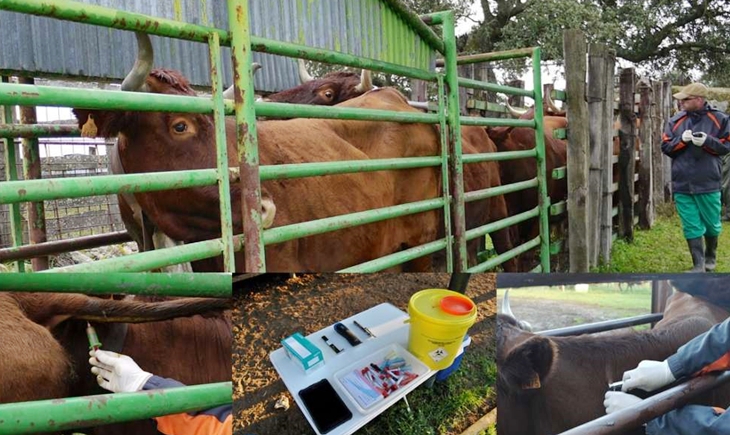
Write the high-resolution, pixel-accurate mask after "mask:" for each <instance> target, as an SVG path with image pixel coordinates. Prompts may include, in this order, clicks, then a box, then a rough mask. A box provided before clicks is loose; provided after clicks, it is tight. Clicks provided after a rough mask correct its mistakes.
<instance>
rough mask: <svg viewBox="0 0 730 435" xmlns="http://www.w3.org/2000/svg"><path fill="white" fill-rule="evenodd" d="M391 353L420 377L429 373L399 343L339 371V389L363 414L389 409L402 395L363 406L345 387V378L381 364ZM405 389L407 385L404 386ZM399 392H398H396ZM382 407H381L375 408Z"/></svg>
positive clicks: (380, 398) (424, 365)
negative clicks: (356, 371)
mask: <svg viewBox="0 0 730 435" xmlns="http://www.w3.org/2000/svg"><path fill="white" fill-rule="evenodd" d="M391 352H394V353H395V354H396V356H399V357H401V358H403V359H404V360H405V361H406V364H407V365H409V366H410V367H411V370H410V371H411V372H413V373H415V374H417V375H418V377H419V378H420V377H423V376H424V375H425V374H426V373H428V372H429V369H428V367H427V366H426V364H424V363H423V362H421V360H419V359H418V358H416V357H415V356H413V354H412V353H410V352H408V351H407V350H406V349H404V348H403V346H401V345H399V344H398V343H392V344H390V345H388V346H386V347H383V348H381V349H379V350H377V351H375V352H373V353H371V354H370V355H368V356H367V357H365V358H362V359H360V360H358V361H356V362H354V363H352V364H350V365H348V366H347V367H345V368H343V369H342V370H339V371H338V372H336V373H335V379H336V380H337V383H338V384H339V387H341V389H342V390H343V391H344V392H345V394H346V396H347V399H348V403H351V404H352V405H354V406H355V408H357V410H358V411H360V412H361V413H363V414H368V413H370V412H372V411H373V410H374V409H375V408H381V407H382V406H385V407H387V406H388V405H389V404H390V403H391V402H393V401H395V400H397V399H400V395H397V394H391V395H390V396H388V397H383V396H379V399H378V400H376V401H374V402H373V403H371V404H370V405H368V406H365V407H364V406H361V405H360V403H359V401H358V400H357V398H355V396H354V395H353V394H352V393H351V392H350V390H349V389H348V388H347V387H346V386H345V383H344V382H343V378H344V377H345V376H347V375H349V374H350V373H352V372H353V371H355V370H358V369H361V368H363V367H366V366H368V365H370V363H374V364H380V363H381V362H382V361H383V359H385V357H386V356H387V355H388V354H390V353H391ZM417 379H418V378H416V379H413V380H412V381H411V382H416V380H417ZM404 387H405V385H404ZM396 391H397V390H396ZM375 405H380V406H377V407H376V406H375Z"/></svg>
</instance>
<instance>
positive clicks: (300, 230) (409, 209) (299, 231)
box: [264, 198, 444, 245]
mask: <svg viewBox="0 0 730 435" xmlns="http://www.w3.org/2000/svg"><path fill="white" fill-rule="evenodd" d="M443 201H444V200H443V198H435V199H427V200H423V201H418V202H412V203H409V204H401V205H395V206H390V207H383V208H378V209H375V210H367V211H361V212H357V213H350V214H346V215H342V216H333V217H328V218H324V219H319V220H316V221H310V222H303V223H299V224H292V225H286V226H283V227H276V228H270V229H268V230H266V231H264V242H265V243H266V245H273V244H275V243H281V242H286V241H289V240H294V239H298V238H301V237H306V236H311V235H314V234H322V233H327V232H330V231H335V230H340V229H343V228H350V227H354V226H357V225H365V224H369V223H372V222H379V221H382V220H386V219H391V218H395V217H399V216H406V215H410V214H416V213H423V212H425V211H429V210H435V209H437V208H439V207H442V206H443Z"/></svg>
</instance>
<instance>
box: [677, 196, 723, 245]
mask: <svg viewBox="0 0 730 435" xmlns="http://www.w3.org/2000/svg"><path fill="white" fill-rule="evenodd" d="M674 203H675V204H676V205H677V213H679V217H680V219H682V230H683V231H684V238H685V239H696V238H697V237H702V236H711V237H716V236H718V235H720V231H721V230H722V224H721V223H720V209H721V208H722V206H721V205H720V192H713V193H699V194H696V195H688V194H685V193H675V194H674Z"/></svg>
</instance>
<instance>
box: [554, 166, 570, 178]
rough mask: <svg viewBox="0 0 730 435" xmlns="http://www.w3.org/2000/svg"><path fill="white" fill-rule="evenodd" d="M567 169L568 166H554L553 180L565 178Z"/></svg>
mask: <svg viewBox="0 0 730 435" xmlns="http://www.w3.org/2000/svg"><path fill="white" fill-rule="evenodd" d="M566 169H567V168H566V167H565V166H561V167H559V168H554V169H553V180H559V179H561V178H565V175H566V172H565V171H566Z"/></svg>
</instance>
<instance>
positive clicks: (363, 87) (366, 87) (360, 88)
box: [355, 69, 373, 94]
mask: <svg viewBox="0 0 730 435" xmlns="http://www.w3.org/2000/svg"><path fill="white" fill-rule="evenodd" d="M372 89H373V79H372V76H371V73H370V70H367V69H363V70H362V74H360V84H359V85H357V86H356V87H355V91H356V92H359V93H363V94H364V93H365V92H367V91H370V90H372Z"/></svg>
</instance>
